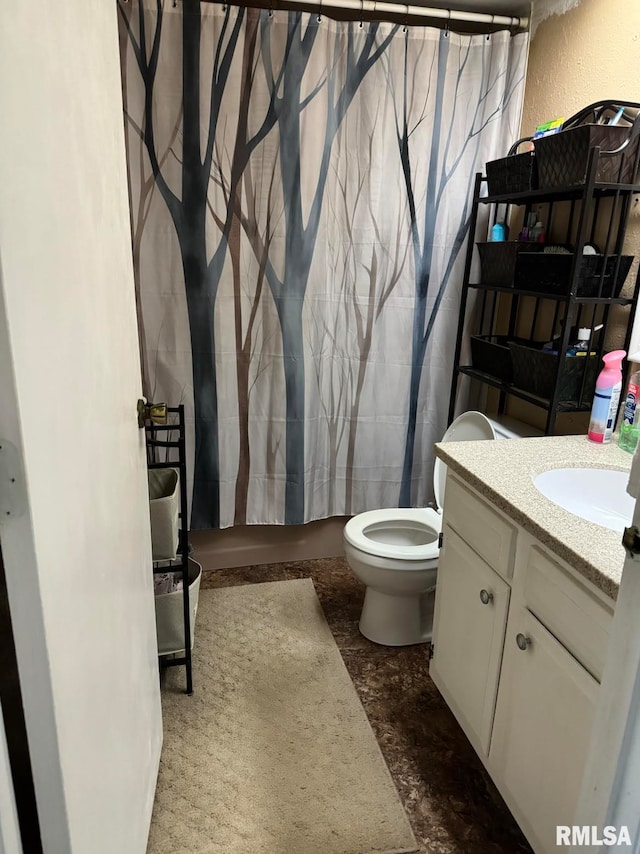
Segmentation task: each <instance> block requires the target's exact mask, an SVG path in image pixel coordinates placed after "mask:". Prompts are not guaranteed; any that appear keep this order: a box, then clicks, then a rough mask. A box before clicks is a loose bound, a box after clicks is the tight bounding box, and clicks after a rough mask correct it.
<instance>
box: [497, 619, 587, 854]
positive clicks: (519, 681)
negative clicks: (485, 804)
mask: <svg viewBox="0 0 640 854" xmlns="http://www.w3.org/2000/svg"><path fill="white" fill-rule="evenodd" d="M520 646H524V647H525V648H524V649H521V648H520ZM597 692H598V683H597V682H596V680H595V679H594V678H593V677H592V676H591V675H590V674H589V673H587V671H586V670H585V669H584V668H583V667H582V665H581V664H579V662H578V661H577V660H576V659H575V658H574V657H573V656H572V655H571V654H570V653H569V652H567V650H566V649H565V648H564V647H563V646H562V644H560V643H559V642H558V641H557V640H556V639H555V638H554V636H553V635H551V634H550V633H549V632H548V631H547V630H546V629H545V628H544V626H543V625H542V624H541V623H540V622H539V621H538V620H537V619H536V618H535V617H534V616H533V614H531V613H530V612H529V611H528V610H527V609H526V608H524V607H520V608H518V609H517V610H516V611H515V612H514V613H513V614H512V616H511V617H510V619H509V625H508V629H507V635H506V638H505V649H504V656H503V662H502V674H501V677H500V690H499V692H498V702H497V705H496V714H495V720H494V727H493V738H492V740H491V751H490V753H489V768H490V770H491V773H492V776H493V778H494V780H495V782H496V784H497V785H498V788H499V789H500V790H501V792H502V794H503V796H504V798H505V800H506V801H507V804H508V805H509V807H510V808H511V809H512V810H513V812H514V814H515V817H516V819H517V821H518V823H519V824H520V826H521V827H522V830H523V831H524V832H525V834H526V835H527V837H528V838H529V842H530V843H531V844H532V846H533V848H534V849H535V850H536V851H541V852H546V851H555V848H556V826H557V825H560V824H562V825H572V824H573V823H574V816H575V810H576V806H577V802H578V797H579V793H580V784H581V779H582V773H583V770H584V764H585V760H586V754H587V748H588V745H589V738H590V735H591V728H592V724H593V716H594V710H595V704H596V698H597Z"/></svg>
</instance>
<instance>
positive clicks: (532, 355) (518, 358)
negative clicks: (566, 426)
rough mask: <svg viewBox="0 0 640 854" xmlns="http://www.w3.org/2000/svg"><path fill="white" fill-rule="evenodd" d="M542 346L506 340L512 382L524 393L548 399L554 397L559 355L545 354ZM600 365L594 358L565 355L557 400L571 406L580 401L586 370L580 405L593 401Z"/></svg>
mask: <svg viewBox="0 0 640 854" xmlns="http://www.w3.org/2000/svg"><path fill="white" fill-rule="evenodd" d="M541 346H542V345H541V344H538V345H536V344H535V343H534V342H531V343H530V344H529V345H527V346H525V345H523V344H519V343H516V342H515V341H509V348H510V349H511V358H512V362H513V382H514V385H515V386H517V387H518V388H520V389H522V390H523V391H528V392H529V393H530V394H535V395H536V396H537V397H542V398H545V399H547V400H548V399H550V398H551V397H552V396H553V390H554V385H555V380H556V369H557V366H558V356H556V355H554V354H553V353H547V352H544V351H543V350H541V349H540V347H541ZM599 364H600V359H598V358H596V357H595V356H565V357H564V359H563V364H562V365H561V366H560V375H559V377H558V400H559V401H565V402H572V403H576V402H578V401H579V399H580V389H581V388H582V380H583V377H584V376H585V371H586V379H585V384H584V392H583V395H582V401H581V402H582V403H583V404H585V403H586V404H589V403H590V402H591V400H592V398H593V392H594V389H595V385H596V377H597V375H598V366H599Z"/></svg>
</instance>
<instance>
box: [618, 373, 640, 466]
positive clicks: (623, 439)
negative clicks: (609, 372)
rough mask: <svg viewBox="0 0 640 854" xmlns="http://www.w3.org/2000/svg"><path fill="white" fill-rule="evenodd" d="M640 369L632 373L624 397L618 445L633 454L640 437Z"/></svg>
mask: <svg viewBox="0 0 640 854" xmlns="http://www.w3.org/2000/svg"><path fill="white" fill-rule="evenodd" d="M639 398H640V371H636V372H635V373H633V374H631V377H630V378H629V385H628V386H627V396H626V397H625V399H624V406H623V410H622V421H621V424H620V436H619V437H618V445H619V447H621V448H622V449H623V451H628V452H629V453H630V454H633V453H634V452H635V450H636V445H637V444H638V439H639V438H640V423H639V422H640V399H639Z"/></svg>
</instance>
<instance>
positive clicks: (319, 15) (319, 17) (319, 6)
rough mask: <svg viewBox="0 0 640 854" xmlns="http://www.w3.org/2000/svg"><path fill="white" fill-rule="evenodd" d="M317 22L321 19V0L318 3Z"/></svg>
mask: <svg viewBox="0 0 640 854" xmlns="http://www.w3.org/2000/svg"><path fill="white" fill-rule="evenodd" d="M316 20H317V22H318V23H320V22H321V21H322V0H320V2H319V3H318V17H317V18H316Z"/></svg>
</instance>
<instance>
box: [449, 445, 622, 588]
mask: <svg viewBox="0 0 640 854" xmlns="http://www.w3.org/2000/svg"><path fill="white" fill-rule="evenodd" d="M616 438H617V437H616V436H614V438H613V441H612V442H610V443H609V444H607V445H598V444H596V443H595V442H590V441H589V440H588V439H587V437H586V436H544V437H542V438H535V439H509V440H502V441H486V440H485V441H472V442H445V443H439V444H436V446H435V452H436V454H437V456H438V457H440V459H441V460H442V461H443V462H444V463H446V464H447V465H448V466H449V468H450V469H451V470H452V471H454V472H456V473H457V474H458V475H460V476H461V478H462V479H463V480H464V481H465V482H466V483H468V484H469V486H471V487H473V488H474V489H476V490H477V491H478V492H479V493H480V494H481V495H484V496H485V497H486V498H487V499H488V500H489V501H491V502H492V503H493V504H494V505H495V506H496V507H497V508H498V509H499V510H502V511H503V512H504V513H505V514H506V515H507V516H509V517H510V518H511V519H513V521H514V522H516V523H517V524H519V525H521V526H522V527H523V528H524V529H525V530H526V531H528V532H529V533H531V534H533V536H535V537H536V538H537V539H539V540H540V542H541V543H543V544H544V545H545V546H546V547H547V548H548V549H549V550H550V551H552V552H554V553H555V554H556V555H558V557H560V558H562V559H563V560H565V561H566V562H567V563H569V564H570V565H571V566H573V567H574V568H575V569H576V570H577V571H578V572H579V573H581V574H582V575H584V576H585V578H588V579H589V581H591V582H593V584H595V585H596V587H598V588H599V589H600V590H602V591H603V593H605V594H606V595H607V596H610V597H611V598H612V599H615V598H616V597H617V595H618V587H619V585H620V579H621V577H622V567H623V564H624V556H625V553H624V549H623V547H622V543H621V540H622V534H620V533H618V532H617V531H610V530H609V529H608V528H604V527H602V526H601V525H596V524H595V523H593V522H587V521H586V520H584V519H581V518H580V517H578V516H574V515H573V514H572V513H569V512H568V511H567V510H563V509H562V508H561V507H559V506H558V505H557V504H554V503H553V502H552V501H550V500H549V499H548V498H545V497H544V496H543V495H542V494H541V493H540V492H538V490H537V489H536V488H535V486H534V485H533V478H534V477H536V476H537V475H538V474H541V473H542V472H544V471H547V470H549V469H555V468H565V467H566V468H611V469H618V470H620V471H629V469H630V468H631V460H632V459H633V457H632V455H631V454H628V453H627V452H626V451H621V450H620V448H618V446H617V444H616V441H615V440H616Z"/></svg>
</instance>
